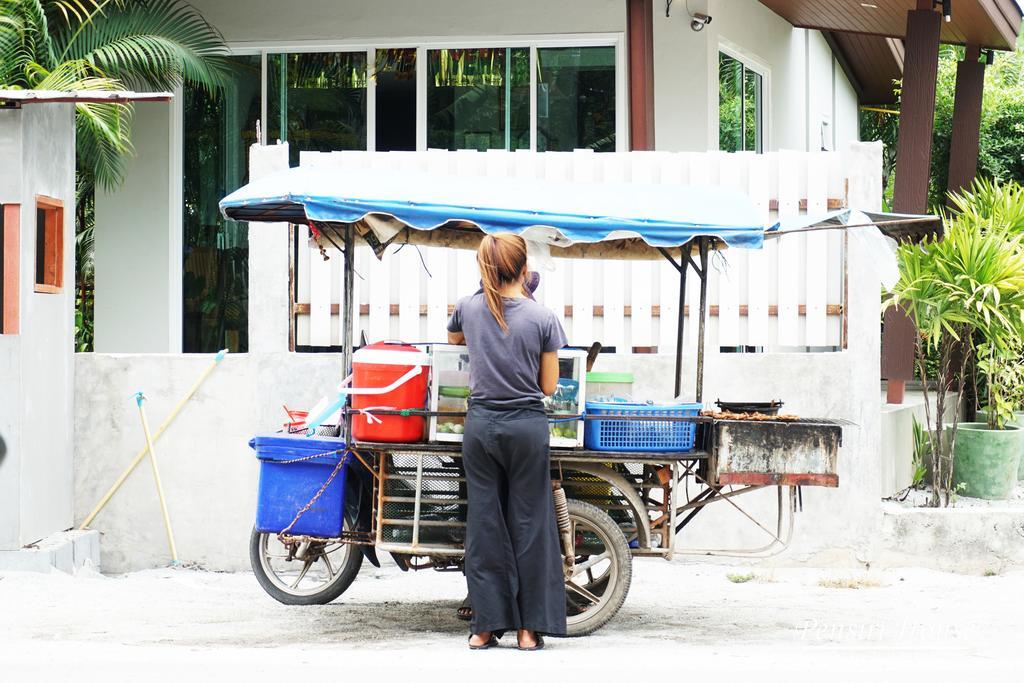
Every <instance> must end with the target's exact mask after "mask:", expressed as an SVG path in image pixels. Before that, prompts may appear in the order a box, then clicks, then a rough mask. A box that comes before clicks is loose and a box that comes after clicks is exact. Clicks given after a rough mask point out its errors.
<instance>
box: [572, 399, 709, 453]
mask: <svg viewBox="0 0 1024 683" xmlns="http://www.w3.org/2000/svg"><path fill="white" fill-rule="evenodd" d="M700 409H701V404H700V403H674V404H671V405H655V404H650V403H626V402H621V403H620V402H609V403H605V402H599V401H587V416H588V418H593V417H594V416H601V418H600V419H587V420H586V422H584V425H585V426H584V428H583V444H584V445H585V446H586V447H587V448H589V449H590V450H593V451H637V452H645V453H671V452H680V451H684V452H685V451H692V450H693V444H694V441H695V437H696V435H697V425H696V423H694V422H677V421H670V420H666V421H665V422H659V421H657V420H630V419H629V418H630V417H634V416H643V417H657V416H664V417H694V416H697V415H699V414H700Z"/></svg>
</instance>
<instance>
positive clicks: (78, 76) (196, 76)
mask: <svg viewBox="0 0 1024 683" xmlns="http://www.w3.org/2000/svg"><path fill="white" fill-rule="evenodd" d="M226 51H227V49H226V46H225V45H224V40H223V38H222V37H221V35H220V33H219V32H218V31H217V30H216V29H215V28H214V27H213V26H211V25H210V24H209V23H208V22H207V21H206V20H205V19H204V18H203V17H202V15H200V14H199V12H198V11H196V9H195V8H194V7H192V6H191V5H189V4H188V3H187V2H182V1H181V0H50V1H49V2H44V1H43V0H0V87H2V88H17V89H22V88H32V89H36V90H123V89H126V88H127V89H156V90H173V89H174V88H175V87H177V86H179V85H181V84H182V83H190V84H194V85H199V86H202V87H206V88H209V89H211V90H213V89H217V88H219V87H220V85H221V84H222V83H223V80H224V76H225V75H226V74H227V70H228V64H227V60H226V59H225V54H226ZM77 110H78V117H77V130H76V133H77V136H78V142H77V152H78V160H79V169H80V173H81V175H82V176H83V178H82V180H83V181H84V182H85V183H86V189H89V186H90V185H91V183H92V182H93V181H95V182H98V183H99V184H100V185H101V186H103V187H105V188H109V189H112V188H116V187H117V186H118V185H119V184H120V182H121V180H122V179H123V177H124V163H125V159H126V158H127V157H128V156H129V155H130V154H131V152H132V145H131V137H130V135H131V114H132V106H131V105H130V104H112V103H102V104H93V103H90V104H78V105H77Z"/></svg>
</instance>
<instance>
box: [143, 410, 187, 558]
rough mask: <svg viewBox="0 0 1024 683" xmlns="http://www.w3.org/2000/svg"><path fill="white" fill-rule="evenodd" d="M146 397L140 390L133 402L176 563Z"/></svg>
mask: <svg viewBox="0 0 1024 683" xmlns="http://www.w3.org/2000/svg"><path fill="white" fill-rule="evenodd" d="M145 399H146V397H145V396H144V395H143V394H142V392H141V391H140V392H139V393H137V394H135V402H136V403H137V404H138V406H139V417H141V418H142V433H143V434H145V435H146V447H147V448H148V449H149V462H150V464H151V465H152V466H153V479H154V480H155V481H156V495H157V497H158V498H159V499H160V512H161V513H163V516H164V529H165V530H166V531H167V543H168V544H169V545H170V546H171V562H173V563H175V564H177V563H178V548H177V547H176V546H175V545H174V532H173V531H172V530H171V516H170V515H169V514H168V513H167V499H166V498H164V485H163V483H162V482H161V481H160V470H159V469H158V468H157V466H156V451H155V450H154V449H153V435H152V434H150V433H149V420H147V419H146V411H145V409H144V408H143V407H142V402H143V401H144V400H145Z"/></svg>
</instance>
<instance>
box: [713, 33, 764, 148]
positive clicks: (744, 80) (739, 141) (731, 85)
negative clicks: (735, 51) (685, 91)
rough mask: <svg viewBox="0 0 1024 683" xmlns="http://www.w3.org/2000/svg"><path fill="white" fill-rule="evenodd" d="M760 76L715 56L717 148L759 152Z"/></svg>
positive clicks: (737, 62) (724, 56) (730, 59)
mask: <svg viewBox="0 0 1024 683" xmlns="http://www.w3.org/2000/svg"><path fill="white" fill-rule="evenodd" d="M763 80H764V78H763V76H761V74H759V73H758V72H756V71H753V70H752V69H750V68H748V67H747V66H746V65H745V64H744V63H743V62H741V61H740V60H738V59H736V58H735V57H730V56H729V55H727V54H725V53H724V52H719V53H718V148H719V149H721V150H723V151H725V152H742V151H749V152H762V151H764V150H763V149H762V121H763V120H764V117H763V115H762V90H763Z"/></svg>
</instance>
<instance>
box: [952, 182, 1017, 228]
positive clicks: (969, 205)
mask: <svg viewBox="0 0 1024 683" xmlns="http://www.w3.org/2000/svg"><path fill="white" fill-rule="evenodd" d="M949 201H950V204H951V205H952V207H953V210H954V211H956V212H957V213H959V214H960V215H962V216H968V217H970V218H971V219H972V220H974V221H976V222H978V223H979V224H981V225H982V227H983V228H984V227H992V228H993V229H996V230H1002V231H1005V232H1007V233H1010V234H1011V235H1019V234H1021V233H1024V185H1021V184H1020V183H1018V182H1014V181H1009V182H1000V181H998V180H989V179H986V178H977V179H975V181H974V182H973V183H972V184H971V187H970V188H969V189H966V190H963V191H961V192H960V193H954V194H950V195H949Z"/></svg>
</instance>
